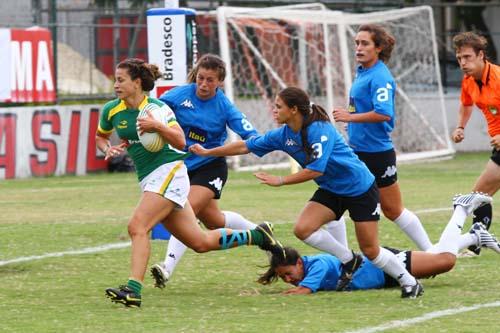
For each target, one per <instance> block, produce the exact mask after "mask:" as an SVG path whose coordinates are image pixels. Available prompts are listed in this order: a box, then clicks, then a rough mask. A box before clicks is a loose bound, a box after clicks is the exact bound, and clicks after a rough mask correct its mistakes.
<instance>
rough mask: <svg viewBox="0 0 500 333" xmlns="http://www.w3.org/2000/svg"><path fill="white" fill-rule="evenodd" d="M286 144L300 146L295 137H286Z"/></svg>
mask: <svg viewBox="0 0 500 333" xmlns="http://www.w3.org/2000/svg"><path fill="white" fill-rule="evenodd" d="M285 146H298V144H297V142H295V141H293V139H286V142H285Z"/></svg>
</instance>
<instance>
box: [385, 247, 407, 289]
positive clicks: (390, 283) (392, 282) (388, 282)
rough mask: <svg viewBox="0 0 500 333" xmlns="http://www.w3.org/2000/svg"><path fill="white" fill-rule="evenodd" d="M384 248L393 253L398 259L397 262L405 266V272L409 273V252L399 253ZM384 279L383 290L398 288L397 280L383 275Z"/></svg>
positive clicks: (392, 249)
mask: <svg viewBox="0 0 500 333" xmlns="http://www.w3.org/2000/svg"><path fill="white" fill-rule="evenodd" d="M384 248H386V249H387V250H389V251H391V252H392V253H394V254H395V255H396V256H397V257H398V259H399V261H400V262H401V263H402V264H403V265H404V266H405V268H406V270H407V271H408V272H410V273H411V251H401V250H398V249H394V248H392V247H387V246H384ZM384 277H385V284H384V288H392V287H399V281H398V280H396V279H395V278H393V277H392V276H390V275H388V274H386V273H384Z"/></svg>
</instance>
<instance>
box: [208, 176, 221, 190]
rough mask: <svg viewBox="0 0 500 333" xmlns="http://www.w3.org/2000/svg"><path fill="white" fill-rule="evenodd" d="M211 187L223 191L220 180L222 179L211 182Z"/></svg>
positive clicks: (218, 178)
mask: <svg viewBox="0 0 500 333" xmlns="http://www.w3.org/2000/svg"><path fill="white" fill-rule="evenodd" d="M208 183H209V184H210V185H212V186H213V187H215V188H216V189H217V191H219V192H220V191H221V190H222V179H220V177H217V178H215V179H214V180H212V181H211V182H208Z"/></svg>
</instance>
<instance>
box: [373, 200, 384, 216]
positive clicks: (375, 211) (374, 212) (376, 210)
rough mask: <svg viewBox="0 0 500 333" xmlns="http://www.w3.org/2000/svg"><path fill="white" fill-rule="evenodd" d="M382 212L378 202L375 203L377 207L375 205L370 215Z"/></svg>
mask: <svg viewBox="0 0 500 333" xmlns="http://www.w3.org/2000/svg"><path fill="white" fill-rule="evenodd" d="M381 212H382V209H381V208H380V203H378V204H377V207H375V210H374V211H373V213H372V215H375V216H376V215H379V216H380V213H381Z"/></svg>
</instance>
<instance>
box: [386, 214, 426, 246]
mask: <svg viewBox="0 0 500 333" xmlns="http://www.w3.org/2000/svg"><path fill="white" fill-rule="evenodd" d="M394 222H395V223H396V224H397V225H398V226H399V228H401V230H403V231H404V233H405V234H406V235H407V236H408V237H410V239H411V240H412V241H413V242H414V243H415V244H416V245H417V246H418V248H419V249H420V250H422V251H426V250H428V249H429V248H430V247H431V246H432V243H431V240H430V239H429V236H428V235H427V233H426V232H425V229H424V226H423V225H422V223H421V222H420V219H419V218H418V217H417V215H415V214H414V213H413V212H412V211H409V210H408V209H406V208H405V209H403V212H402V213H401V215H399V217H398V218H397V219H395V220H394Z"/></svg>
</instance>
